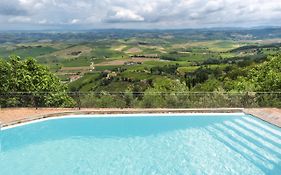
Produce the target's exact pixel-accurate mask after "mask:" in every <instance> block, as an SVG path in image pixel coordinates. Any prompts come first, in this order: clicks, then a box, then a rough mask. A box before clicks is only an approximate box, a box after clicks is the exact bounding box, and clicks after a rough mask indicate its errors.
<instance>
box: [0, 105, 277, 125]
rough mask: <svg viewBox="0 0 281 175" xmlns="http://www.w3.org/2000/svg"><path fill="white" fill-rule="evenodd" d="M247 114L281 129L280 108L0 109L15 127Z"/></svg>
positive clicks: (1, 116)
mask: <svg viewBox="0 0 281 175" xmlns="http://www.w3.org/2000/svg"><path fill="white" fill-rule="evenodd" d="M235 112H245V113H246V114H251V115H253V116H256V117H258V118H260V119H262V120H264V121H266V122H269V123H271V124H274V125H276V126H279V127H281V109H278V108H252V109H243V108H210V109H104V108H103V109H97V108H94V109H91V108H89V109H82V110H78V109H62V108H40V109H34V108H8V109H0V122H1V123H2V126H8V125H14V124H18V123H23V122H27V121H32V120H36V119H41V118H48V117H55V116H64V115H70V114H131V113H235Z"/></svg>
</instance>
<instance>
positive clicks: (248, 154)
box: [207, 126, 274, 170]
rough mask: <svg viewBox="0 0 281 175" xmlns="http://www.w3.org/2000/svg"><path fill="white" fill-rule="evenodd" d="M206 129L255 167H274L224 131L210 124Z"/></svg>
mask: <svg viewBox="0 0 281 175" xmlns="http://www.w3.org/2000/svg"><path fill="white" fill-rule="evenodd" d="M207 130H209V131H211V133H213V134H214V136H215V139H218V140H219V141H221V142H222V143H223V144H224V145H226V146H227V147H228V148H230V149H232V150H233V151H235V152H236V153H238V154H239V155H240V156H242V157H244V158H245V159H246V160H248V161H249V162H251V163H252V164H254V165H255V166H256V167H260V168H261V169H262V170H268V169H272V168H273V167H274V165H273V164H271V163H269V162H268V161H265V160H264V159H261V158H259V157H257V156H256V154H254V153H253V152H252V151H250V150H249V149H247V148H246V147H244V146H242V145H240V144H239V143H237V142H235V141H233V139H231V138H229V136H226V135H225V133H223V132H221V131H220V130H218V129H216V128H214V127H210V126H209V127H207Z"/></svg>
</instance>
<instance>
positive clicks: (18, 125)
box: [0, 112, 247, 131]
mask: <svg viewBox="0 0 281 175" xmlns="http://www.w3.org/2000/svg"><path fill="white" fill-rule="evenodd" d="M246 115H247V114H245V113H243V112H241V113H165V114H159V113H148V114H145V113H142V114H80V115H73V114H72V115H65V116H59V117H49V118H41V119H35V120H32V121H28V122H24V123H19V124H15V125H11V126H5V127H2V128H1V127H0V131H1V130H2V131H4V130H8V129H12V128H16V127H20V126H25V125H30V124H34V123H40V122H44V121H49V120H58V119H69V118H111V117H112V118H116V117H117V118H120V117H177V116H182V117H189V116H207V117H208V116H242V117H243V116H246Z"/></svg>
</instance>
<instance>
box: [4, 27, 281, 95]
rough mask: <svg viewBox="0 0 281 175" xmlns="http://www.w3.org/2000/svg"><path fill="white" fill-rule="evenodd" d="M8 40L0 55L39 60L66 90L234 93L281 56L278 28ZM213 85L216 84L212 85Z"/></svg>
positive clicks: (38, 35)
mask: <svg viewBox="0 0 281 175" xmlns="http://www.w3.org/2000/svg"><path fill="white" fill-rule="evenodd" d="M257 30H258V31H257ZM263 30H264V31H263ZM270 32H271V33H270ZM268 33H269V34H271V35H269V34H268ZM1 35H4V34H0V36H1ZM5 36H6V40H5V39H3V40H1V44H0V56H1V57H2V58H4V59H8V57H9V56H11V55H18V56H20V57H21V58H22V59H25V58H27V57H34V58H35V59H36V60H37V61H38V63H40V64H43V65H46V66H48V67H49V69H50V70H51V71H52V72H53V73H55V74H56V75H57V76H58V77H59V78H60V79H61V81H63V82H64V83H65V84H67V85H68V89H69V91H80V92H97V93H101V92H106V93H111V92H127V91H130V92H145V91H150V90H152V89H153V88H158V90H159V91H165V90H169V91H173V90H175V89H173V87H170V85H172V84H178V83H180V84H181V85H185V88H186V89H178V91H181V90H188V91H217V90H223V91H231V90H233V86H234V85H233V84H232V82H233V81H236V80H237V78H239V77H241V76H242V77H243V76H246V74H247V72H248V71H249V70H250V69H251V68H253V67H254V66H256V65H259V64H261V63H263V62H265V61H267V60H268V58H269V57H270V56H274V55H278V54H279V53H280V51H281V49H280V48H281V30H280V29H253V30H237V31H236V30H214V31H205V30H199V31H196V30H167V31H165V30H164V31H138V30H128V31H126V30H104V31H88V32H73V33H55V32H52V33H48V32H47V33H32V32H31V33H27V34H26V33H25V34H23V33H20V32H18V33H11V34H10V35H5ZM7 36H9V38H8V39H7ZM26 36H33V37H26ZM34 36H36V37H34ZM210 82H212V83H213V84H212V85H211V87H209V86H207V85H208V84H209V85H210ZM165 83H166V84H165Z"/></svg>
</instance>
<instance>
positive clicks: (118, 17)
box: [105, 7, 144, 22]
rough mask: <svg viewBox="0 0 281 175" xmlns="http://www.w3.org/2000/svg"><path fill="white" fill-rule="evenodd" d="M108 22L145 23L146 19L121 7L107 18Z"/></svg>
mask: <svg viewBox="0 0 281 175" xmlns="http://www.w3.org/2000/svg"><path fill="white" fill-rule="evenodd" d="M105 21H106V22H139V21H144V18H143V17H142V16H140V15H138V14H136V12H134V11H133V10H129V9H124V8H120V7H116V8H113V9H112V11H110V12H109V13H108V14H107V16H106V18H105Z"/></svg>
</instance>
